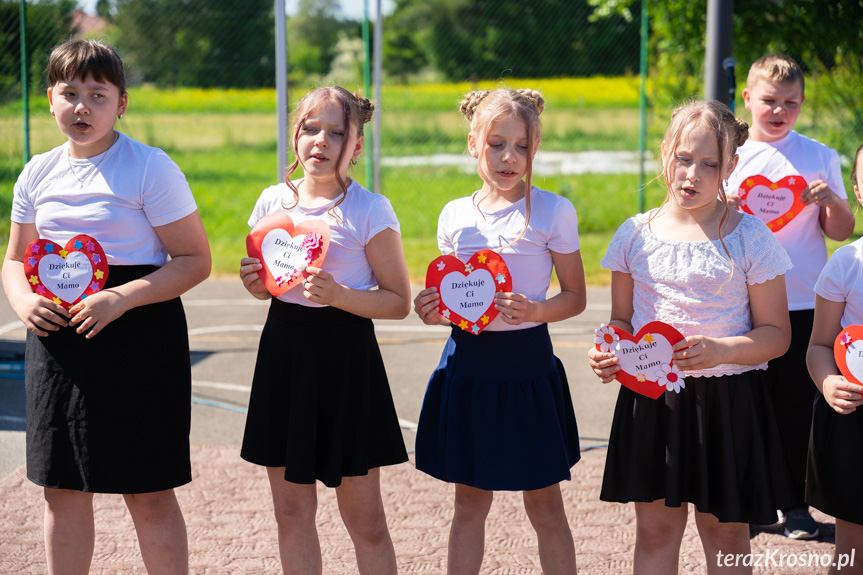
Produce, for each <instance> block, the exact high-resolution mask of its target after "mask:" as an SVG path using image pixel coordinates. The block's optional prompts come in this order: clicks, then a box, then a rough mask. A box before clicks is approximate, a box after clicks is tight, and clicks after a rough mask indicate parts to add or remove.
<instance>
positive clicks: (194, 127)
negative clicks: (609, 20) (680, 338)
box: [0, 78, 863, 284]
mask: <svg viewBox="0 0 863 575" xmlns="http://www.w3.org/2000/svg"><path fill="white" fill-rule="evenodd" d="M509 85H511V86H515V87H520V86H530V87H535V88H538V89H541V90H543V93H544V95H545V97H546V100H547V105H546V111H545V112H544V113H543V114H542V121H543V141H542V145H541V149H543V150H548V151H570V152H576V151H585V150H633V151H634V150H636V149H637V145H638V122H639V120H638V92H637V88H638V79H637V78H590V79H551V80H549V79H546V80H513V81H511V82H510V83H509ZM494 86H495V84H481V85H480V86H479V87H494ZM470 89H471V86H469V85H467V84H427V85H419V86H386V87H385V89H384V97H383V102H382V103H381V105H380V110H381V114H382V116H381V118H382V124H383V126H382V127H383V130H382V133H383V140H382V143H381V145H382V149H383V156H384V157H395V156H417V155H427V154H432V153H444V152H445V153H454V154H459V153H464V151H465V148H466V143H465V140H466V135H467V126H466V124H465V122H464V120H463V119H462V118H461V115H460V114H459V113H458V110H457V103H458V101H459V99H460V98H461V96H462V95H463V94H464V93H465V92H467V91H468V90H470ZM298 94H300V91H294V92H293V93H292V99H294V97H295V95H298ZM807 102H808V101H807ZM663 116H665V114H657V113H652V114H651V115H650V116H649V118H648V122H649V124H648V125H649V131H648V150H649V151H655V150H657V149H658V147H659V141H660V139H661V137H662V130H664V128H665V123H666V122H667V119H666V118H665V117H663ZM808 121H809V120H808V119H807V118H806V116H804V117H803V118H802V119H801V120H800V121H799V122H798V126H803V127H802V128H801V130H802V131H805V125H806V123H807V122H808ZM819 126H820V128H821V129H823V130H829V129H831V128H830V126H829V123H828V122H826V121H825V119H824V117H823V114H822V117H820V118H819ZM118 128H119V129H120V130H121V131H123V132H125V133H126V134H128V135H129V136H131V137H133V138H135V139H137V140H139V141H142V142H144V143H147V144H149V145H153V146H157V147H160V148H163V149H164V150H165V151H166V152H168V153H169V154H170V155H171V157H172V158H173V159H174V160H175V161H176V162H177V163H178V164H179V166H180V167H181V168H182V169H183V171H184V173H185V174H186V177H187V179H188V181H189V183H190V185H191V187H192V191H193V192H194V194H195V198H196V200H197V202H198V206H199V209H200V213H201V217H202V219H203V221H204V225H205V226H206V229H207V233H208V235H209V238H210V243H211V247H212V250H213V256H214V272H215V273H217V274H234V273H235V270H236V269H237V262H238V260H239V258H241V257H242V256H243V255H244V253H245V240H244V238H245V236H246V234H247V233H248V226H247V224H246V221H247V219H248V216H249V214H250V212H251V210H252V207H253V206H254V203H255V200H256V199H257V197H258V195H259V194H260V192H261V190H263V189H264V188H265V187H267V186H269V185H272V184H273V183H276V180H277V170H278V161H277V157H276V131H277V124H276V117H275V93H274V91H273V90H245V91H242V90H197V89H195V90H191V89H183V90H156V89H153V88H148V87H139V88H132V89H131V90H130V104H129V112H128V114H127V115H126V116H125V117H124V118H123V120H122V121H121V122H120V123H119V124H118ZM367 129H368V127H367ZM806 133H810V132H806ZM30 134H31V153H33V154H36V153H40V152H43V151H46V150H49V149H51V148H52V147H54V146H57V145H59V144H60V143H62V142H63V140H64V139H63V136H62V134H61V133H60V132H59V130H58V129H57V126H56V124H55V123H54V121H53V119H52V118H51V116H50V115H49V114H48V109H47V101H46V99H45V98H44V97H41V98H34V99H33V102H32V104H31V125H30ZM813 135H814V136H815V137H817V134H813ZM0 141H2V142H4V145H3V148H2V150H0V190H2V192H0V249H2V250H3V251H5V244H6V241H7V238H8V231H9V211H10V206H11V199H12V187H13V184H14V182H15V179H16V178H17V177H18V173H19V172H20V170H21V168H22V165H23V159H22V155H23V153H22V121H21V118H20V105H19V104H14V103H13V104H8V105H6V106H5V107H0ZM367 145H368V142H367ZM367 149H370V148H367ZM654 155H655V154H654ZM364 157H365V158H368V157H369V154H368V152H367V153H366V154H365V156H364ZM654 176H655V173H648V174H647V179H648V180H652V179H653V178H654ZM354 177H355V178H356V179H357V180H358V181H359V182H360V183H362V184H364V185H365V184H366V182H365V166H364V163H363V162H362V161H361V162H360V164H359V165H358V166H357V167H356V168H354ZM846 182H847V175H846ZM535 183H536V185H538V186H539V187H541V188H544V189H547V190H550V191H553V192H555V193H559V194H561V195H564V196H566V197H567V198H569V199H570V200H571V201H572V202H573V204H574V205H575V207H576V209H577V210H578V215H579V232H580V236H581V242H582V250H581V251H582V257H583V259H584V263H585V270H586V274H587V279H588V282H589V283H592V284H604V283H607V282H608V279H609V274H608V273H607V272H606V271H605V270H603V269H602V268H601V267H600V266H599V260H600V259H601V257H602V256H603V254H604V253H605V247H606V246H607V245H608V242H609V240H610V239H611V236H612V235H613V234H614V231H615V230H616V229H617V227H618V226H619V225H620V223H621V222H622V221H623V220H624V219H626V218H627V217H629V216H630V215H632V214H634V213H636V212H637V211H638V207H639V190H638V187H639V184H638V176H637V175H634V174H622V175H601V174H581V175H571V176H561V175H558V176H539V175H538V176H536V177H535ZM480 184H481V181H480V179H479V177H478V176H477V175H476V173H465V171H464V169H462V168H457V167H405V168H396V167H384V168H383V169H382V190H381V191H382V193H383V194H385V195H386V196H387V197H389V198H390V200H391V201H392V203H393V206H394V208H395V210H396V213H397V214H398V216H399V220H400V222H401V226H402V237H403V242H404V247H405V256H406V259H407V262H408V268H409V271H410V273H411V278H412V279H413V280H415V281H421V280H422V278H423V277H424V275H425V268H426V266H427V264H428V262H429V261H431V260H432V259H433V258H434V257H435V256H437V255H438V252H437V246H436V240H435V234H436V226H437V216H438V214H439V213H440V210H441V208H442V207H443V205H444V204H445V203H446V202H448V201H449V200H451V199H454V198H457V197H460V196H464V195H467V194H469V193H471V192H472V191H473V190H475V189H477V188H478V187H479V186H480ZM664 196H665V190H664V188H663V186H662V184H661V183H660V182H659V181H651V182H650V183H649V184H648V185H647V187H646V190H645V198H646V202H645V204H646V207H648V208H650V207H653V206H655V205H658V204H659V203H660V202H661V201H662V199H663V197H664ZM861 232H863V223H858V228H857V233H855V236H854V237H855V238H856V237H859V236H860V233H861ZM829 245H830V247H831V250H832V249H835V247H837V246H838V245H839V244H837V243H836V242H832V243H830V244H829Z"/></svg>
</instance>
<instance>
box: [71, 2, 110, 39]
mask: <svg viewBox="0 0 863 575" xmlns="http://www.w3.org/2000/svg"><path fill="white" fill-rule="evenodd" d="M105 27H106V22H105V19H104V18H102V17H101V16H91V15H90V14H87V13H86V12H84V11H83V10H79V9H77V8H76V9H75V10H72V37H73V38H92V37H94V36H101V35H102V34H103V33H104V31H105Z"/></svg>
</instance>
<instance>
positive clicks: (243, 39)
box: [115, 0, 275, 87]
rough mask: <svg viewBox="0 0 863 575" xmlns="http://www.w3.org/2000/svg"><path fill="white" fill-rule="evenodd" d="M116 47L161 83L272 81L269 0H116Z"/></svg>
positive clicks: (136, 71) (139, 71)
mask: <svg viewBox="0 0 863 575" xmlns="http://www.w3.org/2000/svg"><path fill="white" fill-rule="evenodd" d="M115 22H116V26H117V34H118V36H117V48H118V50H119V51H120V52H121V53H122V54H123V55H124V61H126V62H127V63H128V65H129V68H130V70H131V71H132V76H133V77H134V76H135V75H138V76H140V79H141V80H143V81H147V82H154V83H156V84H158V85H162V86H199V87H215V86H222V87H252V86H272V85H274V82H275V78H274V74H273V62H274V50H275V48H274V46H275V43H274V39H273V34H274V33H273V28H274V26H273V10H272V2H271V1H270V0H244V1H243V2H234V1H232V0H184V1H183V2H179V3H178V2H176V1H175V0H117V5H116V17H115Z"/></svg>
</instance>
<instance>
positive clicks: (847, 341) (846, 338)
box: [839, 331, 854, 347]
mask: <svg viewBox="0 0 863 575" xmlns="http://www.w3.org/2000/svg"><path fill="white" fill-rule="evenodd" d="M853 341H854V340H853V339H852V338H851V334H850V333H848V332H847V331H846V332H845V333H843V334H842V337H840V338H839V343H841V344H842V345H843V346H844V347H848V346H849V345H851V342H853Z"/></svg>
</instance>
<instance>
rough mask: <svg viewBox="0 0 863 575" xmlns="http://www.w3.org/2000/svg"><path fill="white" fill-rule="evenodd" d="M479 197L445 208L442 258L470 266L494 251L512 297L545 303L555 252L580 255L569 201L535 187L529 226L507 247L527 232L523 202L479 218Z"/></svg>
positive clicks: (495, 326)
mask: <svg viewBox="0 0 863 575" xmlns="http://www.w3.org/2000/svg"><path fill="white" fill-rule="evenodd" d="M477 193H478V192H474V193H473V194H472V195H470V196H467V197H464V198H459V199H457V200H453V201H451V202H449V203H448V204H447V205H446V206H444V209H443V210H442V211H441V214H440V217H439V218H438V228H437V229H438V232H437V238H438V247H439V248H440V251H441V253H442V254H452V255H454V256H455V257H457V258H458V259H459V260H461V261H463V262H466V261H467V260H468V259H470V257H471V256H472V255H473V254H475V253H476V252H478V251H479V250H482V249H492V250H496V251H497V252H498V253H499V254H500V255H501V256H502V257H503V259H504V261H505V262H506V267H507V268H508V269H509V272H510V275H512V291H513V292H514V293H520V294H523V295H525V296H526V297H527V298H528V299H529V300H531V301H545V299H546V292H547V291H548V287H549V284H550V281H551V270H552V268H553V263H552V259H551V252H557V253H560V254H570V253H572V252H576V251H578V249H579V241H578V216H577V215H576V212H575V207H573V205H572V203H571V202H570V201H569V200H568V199H566V198H564V197H561V196H558V195H557V194H554V193H552V192H547V191H545V190H540V189H539V188H537V187H536V186H534V187H533V188H532V191H531V194H530V225H529V226H528V228H527V231H526V232H525V234H524V236H523V237H522V238H521V239H519V240H518V241H517V242H515V243H514V244H513V245H511V246H507V244H509V243H510V242H512V241H513V240H515V239H516V238H517V237H518V235H519V234H520V233H521V231H522V229H524V220H525V199H524V198H522V199H520V200H518V201H517V202H515V203H514V204H512V205H511V206H508V207H506V208H503V209H501V210H497V211H495V212H481V211H480V209H481V208H482V206H481V205H480V208H477V206H476V205H475V201H476V195H477ZM503 246H507V247H503ZM498 248H503V249H498ZM537 325H539V324H538V323H536V322H525V323H522V324H519V325H510V324H508V323H506V322H504V321H503V319H501V317H500V315H498V317H496V318H494V320H493V321H492V322H491V323H490V324H489V325H488V327H486V328H485V329H486V330H487V331H509V330H517V329H527V328H529V327H534V326H537Z"/></svg>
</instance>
